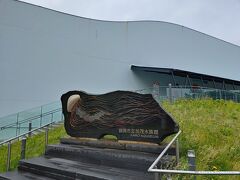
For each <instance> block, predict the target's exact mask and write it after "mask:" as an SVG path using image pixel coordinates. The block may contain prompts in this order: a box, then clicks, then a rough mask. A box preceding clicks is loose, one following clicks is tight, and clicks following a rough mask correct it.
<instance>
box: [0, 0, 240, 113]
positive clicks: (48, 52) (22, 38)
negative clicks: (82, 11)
mask: <svg viewBox="0 0 240 180" xmlns="http://www.w3.org/2000/svg"><path fill="white" fill-rule="evenodd" d="M132 64H134V65H142V66H153V67H163V68H178V69H182V70H188V71H194V72H198V73H203V74H210V75H214V76H220V77H225V78H230V79H235V80H240V71H239V70H238V68H239V67H240V47H238V46H236V45H232V44H230V43H226V42H224V41H222V40H219V39H216V38H213V37H210V36H208V35H204V34H202V33H199V32H197V31H194V30H191V29H188V28H185V27H182V26H179V25H175V24H171V23H165V22H155V21H140V22H105V21H98V20H91V19H86V18H80V17H76V16H71V15H66V14H63V13H59V12H56V11H52V10H48V9H45V8H41V7H38V6H34V5H30V4H27V3H23V2H18V1H15V0H0V82H1V88H0V116H3V115H6V114H10V113H14V112H17V111H21V110H24V109H27V108H31V107H34V106H38V105H42V104H45V103H48V102H51V101H55V100H58V99H59V98H60V96H61V94H62V93H64V92H66V91H68V90H73V89H80V90H85V91H87V92H91V93H104V92H108V91H112V90H117V89H124V90H133V89H141V88H145V87H146V86H148V85H149V81H148V82H147V79H149V75H148V76H147V77H146V79H145V80H144V78H145V77H144V76H141V78H139V77H138V76H137V74H135V73H134V72H132V71H131V70H130V66H131V65H132ZM150 79H151V78H150ZM155 79H157V76H152V82H154V81H155ZM150 84H151V83H150ZM160 84H161V83H160Z"/></svg>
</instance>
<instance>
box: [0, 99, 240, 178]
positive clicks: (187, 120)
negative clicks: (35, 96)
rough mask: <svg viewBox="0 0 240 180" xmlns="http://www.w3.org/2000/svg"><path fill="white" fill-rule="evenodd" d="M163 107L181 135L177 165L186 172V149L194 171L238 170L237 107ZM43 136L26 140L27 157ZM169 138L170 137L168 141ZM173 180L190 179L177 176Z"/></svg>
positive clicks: (193, 103)
mask: <svg viewBox="0 0 240 180" xmlns="http://www.w3.org/2000/svg"><path fill="white" fill-rule="evenodd" d="M162 106H163V107H164V108H165V109H166V110H167V111H168V112H169V113H170V114H172V116H173V117H174V118H175V119H176V121H177V122H178V123H179V124H180V128H181V130H182V131H183V132H182V134H181V136H180V139H179V141H180V153H181V154H180V155H181V159H180V166H179V167H178V169H187V167H188V165H187V158H186V154H187V150H189V149H193V150H195V152H196V157H197V159H196V162H197V170H211V171H212V170H216V171H225V170H240V132H239V131H240V104H237V103H234V102H231V101H226V102H225V101H221V100H216V101H214V100H211V99H202V100H179V101H176V102H175V103H174V104H173V105H170V104H169V103H168V102H164V103H163V104H162ZM63 136H66V133H65V130H64V128H63V127H62V126H61V127H58V128H56V129H54V130H50V131H49V144H55V143H58V142H59V139H60V137H63ZM44 138H45V137H44V133H43V134H39V135H36V136H33V137H31V138H28V139H27V152H26V158H31V157H36V156H40V155H42V154H43V153H44V148H45V147H44V144H45V143H44V140H45V139H44ZM168 139H169V138H168ZM20 146H21V144H20V142H16V143H13V145H12V153H11V154H12V160H11V169H13V168H16V167H17V164H18V160H19V158H20ZM6 154H7V147H6V146H5V147H0V172H3V171H6V159H7V157H6ZM176 179H190V177H187V176H177V177H176ZM198 179H234V180H235V179H240V177H239V176H238V177H237V176H224V177H219V176H201V177H198Z"/></svg>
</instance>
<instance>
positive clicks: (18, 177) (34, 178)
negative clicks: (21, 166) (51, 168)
mask: <svg viewBox="0 0 240 180" xmlns="http://www.w3.org/2000/svg"><path fill="white" fill-rule="evenodd" d="M10 179H11V180H53V178H48V177H46V176H41V175H37V174H33V173H30V172H25V171H14V172H7V173H5V174H1V175H0V180H10Z"/></svg>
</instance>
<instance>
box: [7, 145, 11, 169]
mask: <svg viewBox="0 0 240 180" xmlns="http://www.w3.org/2000/svg"><path fill="white" fill-rule="evenodd" d="M10 166H11V141H9V142H8V153H7V171H9V170H10Z"/></svg>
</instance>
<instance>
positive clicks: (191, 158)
mask: <svg viewBox="0 0 240 180" xmlns="http://www.w3.org/2000/svg"><path fill="white" fill-rule="evenodd" d="M187 157H188V167H189V168H188V169H189V171H196V156H195V151H194V150H188V153H187ZM194 180H196V176H194Z"/></svg>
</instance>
